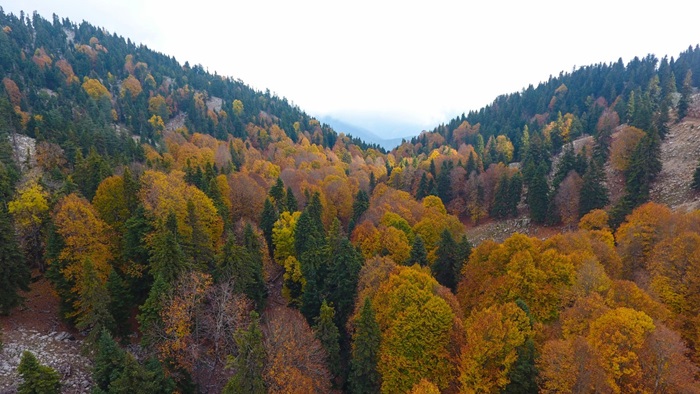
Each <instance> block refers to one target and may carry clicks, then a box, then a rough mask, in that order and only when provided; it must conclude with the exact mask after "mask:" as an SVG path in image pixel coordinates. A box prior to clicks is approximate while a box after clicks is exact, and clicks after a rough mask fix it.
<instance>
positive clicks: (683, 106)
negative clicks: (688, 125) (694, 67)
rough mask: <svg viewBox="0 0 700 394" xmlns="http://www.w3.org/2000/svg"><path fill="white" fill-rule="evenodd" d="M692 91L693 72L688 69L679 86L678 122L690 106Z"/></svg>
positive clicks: (685, 114) (686, 113)
mask: <svg viewBox="0 0 700 394" xmlns="http://www.w3.org/2000/svg"><path fill="white" fill-rule="evenodd" d="M692 93H693V72H692V71H691V70H690V69H688V71H687V72H686V73H685V78H683V87H681V99H680V101H678V121H679V122H680V121H681V120H683V118H685V117H686V116H687V115H688V109H689V108H690V102H691V94H692Z"/></svg>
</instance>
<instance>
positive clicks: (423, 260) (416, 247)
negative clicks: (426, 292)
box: [408, 235, 428, 267]
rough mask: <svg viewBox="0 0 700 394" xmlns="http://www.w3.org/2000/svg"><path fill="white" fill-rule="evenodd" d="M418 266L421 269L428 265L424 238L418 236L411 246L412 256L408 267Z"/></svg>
mask: <svg viewBox="0 0 700 394" xmlns="http://www.w3.org/2000/svg"><path fill="white" fill-rule="evenodd" d="M413 264H418V265H420V266H421V267H425V266H427V265H428V252H427V251H426V250H425V242H423V237H421V236H420V235H416V237H415V238H414V239H413V245H412V246H411V255H410V257H409V258H408V265H413Z"/></svg>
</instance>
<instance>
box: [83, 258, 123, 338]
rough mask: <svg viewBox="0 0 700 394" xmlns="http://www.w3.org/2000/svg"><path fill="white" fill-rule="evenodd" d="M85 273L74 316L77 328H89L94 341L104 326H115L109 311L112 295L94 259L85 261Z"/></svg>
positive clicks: (89, 336)
mask: <svg viewBox="0 0 700 394" xmlns="http://www.w3.org/2000/svg"><path fill="white" fill-rule="evenodd" d="M82 269H83V273H82V276H81V278H80V279H79V282H81V284H80V289H81V292H80V294H79V296H80V302H79V303H77V308H76V311H75V312H74V314H73V315H74V316H77V319H76V321H75V326H76V328H78V329H80V330H88V331H89V332H90V334H89V335H88V341H89V342H91V343H94V342H95V341H97V338H98V335H99V334H100V332H102V329H103V328H112V327H114V318H113V317H112V314H111V313H110V311H109V304H110V295H109V291H108V290H107V285H106V283H103V282H102V280H100V278H99V277H98V273H97V270H96V269H95V266H94V264H93V263H92V260H90V259H89V258H86V259H85V261H83V267H82Z"/></svg>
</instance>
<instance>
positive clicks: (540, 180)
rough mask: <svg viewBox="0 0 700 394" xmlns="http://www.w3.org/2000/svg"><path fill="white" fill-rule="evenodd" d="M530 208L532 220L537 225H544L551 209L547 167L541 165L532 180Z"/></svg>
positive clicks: (528, 195)
mask: <svg viewBox="0 0 700 394" xmlns="http://www.w3.org/2000/svg"><path fill="white" fill-rule="evenodd" d="M527 202H528V205H529V206H530V218H531V219H532V221H533V222H535V223H539V224H541V223H544V222H545V220H546V219H547V210H548V207H549V185H548V184H547V166H546V164H545V163H540V165H539V166H537V169H536V170H535V173H534V174H533V176H532V179H531V180H530V183H529V185H528V192H527Z"/></svg>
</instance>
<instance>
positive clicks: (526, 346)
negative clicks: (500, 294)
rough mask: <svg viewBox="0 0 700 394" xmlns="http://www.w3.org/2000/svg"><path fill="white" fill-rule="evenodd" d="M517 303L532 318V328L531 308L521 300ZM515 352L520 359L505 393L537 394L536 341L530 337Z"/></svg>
mask: <svg viewBox="0 0 700 394" xmlns="http://www.w3.org/2000/svg"><path fill="white" fill-rule="evenodd" d="M515 303H516V304H517V305H518V306H519V307H520V308H521V309H522V310H523V311H525V313H526V314H527V316H528V317H529V318H530V326H531V327H532V324H533V319H532V315H531V314H530V308H528V306H527V304H526V303H525V302H524V301H523V300H521V299H518V300H516V301H515ZM515 351H516V352H517V355H518V358H517V359H516V361H515V363H513V365H512V366H511V369H510V372H509V373H508V379H509V380H510V382H509V383H508V385H507V386H506V387H505V390H504V391H503V392H505V393H514V394H528V393H537V392H538V390H537V374H538V371H537V367H536V366H535V360H536V359H537V352H536V351H535V341H533V339H532V338H531V337H528V338H527V339H526V340H525V343H523V344H522V345H520V346H518V347H517V348H516V349H515Z"/></svg>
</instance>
